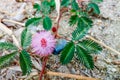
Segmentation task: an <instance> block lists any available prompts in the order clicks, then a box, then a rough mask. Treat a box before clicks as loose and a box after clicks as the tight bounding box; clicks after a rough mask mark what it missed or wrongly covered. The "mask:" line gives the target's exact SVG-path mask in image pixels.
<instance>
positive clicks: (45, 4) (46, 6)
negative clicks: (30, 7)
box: [41, 0, 50, 15]
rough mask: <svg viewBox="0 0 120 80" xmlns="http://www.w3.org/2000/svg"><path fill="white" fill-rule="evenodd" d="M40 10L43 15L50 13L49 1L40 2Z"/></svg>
mask: <svg viewBox="0 0 120 80" xmlns="http://www.w3.org/2000/svg"><path fill="white" fill-rule="evenodd" d="M41 11H42V13H43V14H44V15H48V14H49V13H50V3H49V2H48V1H46V0H44V1H43V2H42V3H41Z"/></svg>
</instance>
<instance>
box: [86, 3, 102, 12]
mask: <svg viewBox="0 0 120 80" xmlns="http://www.w3.org/2000/svg"><path fill="white" fill-rule="evenodd" d="M91 9H93V14H100V9H99V7H98V5H97V4H95V3H89V4H88V5H87V10H88V11H90V10H91Z"/></svg>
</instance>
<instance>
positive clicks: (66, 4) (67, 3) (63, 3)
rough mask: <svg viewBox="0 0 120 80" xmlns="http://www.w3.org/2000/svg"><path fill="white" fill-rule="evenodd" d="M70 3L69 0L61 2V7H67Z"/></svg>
mask: <svg viewBox="0 0 120 80" xmlns="http://www.w3.org/2000/svg"><path fill="white" fill-rule="evenodd" d="M69 3H70V0H62V2H61V6H64V7H67V6H68V5H69Z"/></svg>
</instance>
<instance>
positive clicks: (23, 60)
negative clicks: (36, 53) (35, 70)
mask: <svg viewBox="0 0 120 80" xmlns="http://www.w3.org/2000/svg"><path fill="white" fill-rule="evenodd" d="M19 58H20V67H21V69H22V73H23V75H26V74H29V73H30V72H31V69H32V61H31V58H30V55H29V53H28V52H27V51H25V50H22V51H21V53H20V57H19Z"/></svg>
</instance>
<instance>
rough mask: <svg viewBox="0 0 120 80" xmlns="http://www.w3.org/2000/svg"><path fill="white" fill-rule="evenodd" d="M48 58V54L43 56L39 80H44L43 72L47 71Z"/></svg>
mask: <svg viewBox="0 0 120 80" xmlns="http://www.w3.org/2000/svg"><path fill="white" fill-rule="evenodd" d="M47 60H48V56H46V57H43V64H42V70H41V72H40V78H39V80H42V76H43V74H44V72H45V66H46V63H47Z"/></svg>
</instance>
